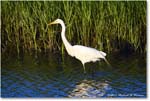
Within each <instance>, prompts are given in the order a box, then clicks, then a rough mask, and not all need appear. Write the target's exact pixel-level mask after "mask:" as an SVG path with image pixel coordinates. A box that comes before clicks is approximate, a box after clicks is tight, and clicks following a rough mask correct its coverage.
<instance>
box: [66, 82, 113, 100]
mask: <svg viewBox="0 0 150 101" xmlns="http://www.w3.org/2000/svg"><path fill="white" fill-rule="evenodd" d="M108 89H111V88H110V86H109V84H108V83H107V82H97V81H95V80H86V79H84V80H82V81H81V82H79V83H78V84H77V85H76V87H75V88H74V89H73V90H72V91H71V92H70V94H69V96H68V97H71V98H97V97H102V96H104V95H105V94H106V90H108Z"/></svg>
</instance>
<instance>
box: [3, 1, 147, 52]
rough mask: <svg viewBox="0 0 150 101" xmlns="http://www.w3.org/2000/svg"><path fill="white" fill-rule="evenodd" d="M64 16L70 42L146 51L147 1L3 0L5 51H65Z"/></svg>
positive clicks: (99, 47)
mask: <svg viewBox="0 0 150 101" xmlns="http://www.w3.org/2000/svg"><path fill="white" fill-rule="evenodd" d="M56 18H61V19H63V20H64V22H65V24H66V26H67V30H66V37H67V39H68V40H69V42H70V43H71V44H73V45H74V44H81V45H86V46H90V47H94V48H96V49H99V50H103V51H106V52H112V51H125V52H126V51H135V52H139V53H145V52H146V2H145V1H143V2H125V1H121V2H110V1H109V2H91V1H88V2H81V1H76V2H73V1H71V2H69V1H61V2H56V1H53V2H52V1H51V2H50V1H49V2H48V1H45V2H43V1H42V2H40V1H39V2H36V1H35V2H31V1H28V2H27V1H26V2H25V1H21V2H17V1H16V2H10V1H7V2H6V1H2V2H1V40H2V43H1V46H2V53H3V52H8V53H11V52H12V51H16V52H17V53H20V52H30V51H32V50H35V51H37V52H41V51H47V50H48V51H52V52H54V51H56V50H59V51H61V52H62V53H63V52H64V45H63V43H62V41H61V36H60V31H61V28H60V26H58V25H57V26H49V27H48V26H47V23H48V22H50V21H53V20H55V19H56Z"/></svg>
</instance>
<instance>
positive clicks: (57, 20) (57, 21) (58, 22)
mask: <svg viewBox="0 0 150 101" xmlns="http://www.w3.org/2000/svg"><path fill="white" fill-rule="evenodd" d="M61 23H63V21H62V20H61V19H56V20H55V21H53V22H51V23H49V24H48V25H52V24H61Z"/></svg>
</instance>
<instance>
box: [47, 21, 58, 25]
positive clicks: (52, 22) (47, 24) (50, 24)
mask: <svg viewBox="0 0 150 101" xmlns="http://www.w3.org/2000/svg"><path fill="white" fill-rule="evenodd" d="M52 24H57V22H55V21H53V22H51V23H49V24H47V25H52Z"/></svg>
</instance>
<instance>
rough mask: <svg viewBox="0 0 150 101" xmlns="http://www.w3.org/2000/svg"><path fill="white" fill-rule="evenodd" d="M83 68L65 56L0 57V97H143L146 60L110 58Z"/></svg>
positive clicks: (120, 57) (76, 61) (143, 58)
mask: <svg viewBox="0 0 150 101" xmlns="http://www.w3.org/2000/svg"><path fill="white" fill-rule="evenodd" d="M107 58H108V61H109V62H110V63H111V65H112V67H110V66H108V65H107V64H106V63H105V62H104V61H100V62H96V63H88V64H86V65H85V66H86V71H87V73H86V74H84V73H83V67H82V64H81V63H80V61H78V60H76V59H75V58H72V57H70V56H68V55H64V56H61V55H59V54H44V55H43V54H40V55H38V56H35V55H22V56H21V57H20V58H17V57H15V56H13V57H9V58H5V57H2V70H1V74H2V76H1V81H2V82H1V96H2V97H5V98H6V97H51V98H66V97H67V98H105V97H108V98H112V97H113V98H118V97H119V98H122V97H123V98H131V97H140V98H141V97H142V98H145V97H146V96H147V94H146V57H144V56H139V55H135V54H134V55H129V56H125V55H120V54H112V55H108V56H107Z"/></svg>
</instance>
